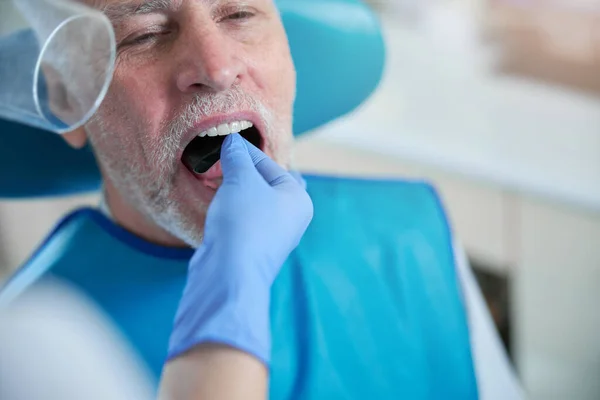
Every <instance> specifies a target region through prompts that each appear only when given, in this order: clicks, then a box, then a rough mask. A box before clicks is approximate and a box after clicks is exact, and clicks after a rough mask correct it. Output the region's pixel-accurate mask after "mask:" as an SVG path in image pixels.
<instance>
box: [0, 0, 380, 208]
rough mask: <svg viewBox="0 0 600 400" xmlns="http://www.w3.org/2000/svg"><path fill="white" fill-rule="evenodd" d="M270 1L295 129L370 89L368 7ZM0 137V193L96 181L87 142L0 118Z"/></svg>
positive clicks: (374, 39)
mask: <svg viewBox="0 0 600 400" xmlns="http://www.w3.org/2000/svg"><path fill="white" fill-rule="evenodd" d="M277 4H278V6H279V9H280V11H281V14H282V18H283V23H284V25H285V28H286V31H287V34H288V39H289V42H290V48H291V52H292V57H293V59H294V63H295V65H296V69H297V79H298V81H297V98H296V103H295V109H294V132H295V134H296V135H300V134H302V133H305V132H307V131H310V130H312V129H314V128H317V127H319V126H322V125H324V124H326V123H327V122H330V121H332V120H334V119H336V118H338V117H340V116H342V115H344V114H347V113H349V112H351V111H353V110H354V109H355V108H356V107H358V106H359V105H360V104H361V103H362V102H363V101H364V100H365V99H366V98H367V97H369V95H370V94H371V93H372V92H373V91H374V90H375V88H376V87H377V85H378V83H379V81H380V79H381V76H382V73H383V67H384V60H385V49H384V42H383V38H382V34H381V28H380V25H379V22H378V20H377V18H376V16H375V14H374V13H373V11H372V10H370V9H369V7H368V6H366V5H365V4H363V3H362V2H361V1H360V0H277ZM3 45H4V46H6V43H4V44H3V43H2V41H0V60H1V59H2V54H3V53H5V52H7V50H6V48H3ZM7 78H8V79H10V77H0V81H1V80H2V79H7ZM0 84H1V83H0ZM0 137H1V138H2V139H1V141H0V143H1V144H2V145H1V146H0V198H24V197H41V196H55V195H70V194H76V193H83V192H90V191H95V190H97V189H98V188H99V186H100V173H99V171H98V168H97V166H96V162H95V159H94V156H93V154H92V151H91V150H90V149H88V148H86V149H83V150H75V149H72V148H71V147H69V146H68V145H67V144H66V142H65V141H64V140H63V139H62V138H61V137H60V136H59V135H57V134H55V133H51V132H47V131H43V130H40V129H36V128H32V127H30V126H26V125H21V124H18V123H15V122H10V121H6V120H1V119H0Z"/></svg>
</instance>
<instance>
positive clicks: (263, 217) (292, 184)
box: [168, 134, 313, 365]
mask: <svg viewBox="0 0 600 400" xmlns="http://www.w3.org/2000/svg"><path fill="white" fill-rule="evenodd" d="M221 167H222V169H223V183H222V185H221V187H220V188H219V189H218V190H217V193H216V195H215V197H214V199H213V201H212V202H211V204H210V206H209V208H208V212H207V216H206V223H205V231H204V240H203V242H202V244H201V246H200V247H199V248H198V250H197V251H196V253H195V254H194V256H193V258H192V260H191V262H190V266H189V272H188V280H187V284H186V287H185V290H184V293H183V297H182V299H181V302H180V304H179V309H178V311H177V316H176V319H175V324H174V328H173V332H172V334H171V340H170V344H169V355H168V358H169V359H170V358H173V357H176V356H178V355H180V354H181V353H183V352H185V351H187V350H190V349H191V348H192V347H194V346H196V345H198V344H201V343H206V342H212V343H220V344H226V345H229V346H232V347H235V348H237V349H240V350H242V351H245V352H247V353H250V354H252V355H254V356H255V357H257V358H258V359H260V360H261V361H262V362H263V363H265V364H267V365H268V364H269V361H270V355H271V333H270V316H269V308H270V297H271V285H272V284H273V281H274V280H275V278H276V276H277V274H278V273H279V270H280V268H281V266H282V265H283V263H284V262H285V260H286V258H287V257H288V256H289V254H290V253H291V252H292V250H293V249H294V248H296V246H297V245H298V243H299V242H300V239H301V238H302V235H303V234H304V232H305V230H306V228H307V227H308V225H309V223H310V221H311V219H312V215H313V206H312V201H311V200H310V197H309V196H308V193H307V192H306V190H305V186H304V185H303V184H302V182H299V181H298V179H297V178H296V177H294V176H293V175H292V174H290V173H288V172H287V171H286V170H284V169H283V168H281V167H280V166H279V165H278V164H276V163H275V162H274V161H273V160H271V159H270V158H268V157H267V156H266V155H265V154H264V153H263V152H262V151H260V150H259V149H257V148H256V147H254V146H253V145H252V144H251V143H249V142H247V141H246V140H245V139H243V138H242V137H241V136H240V135H239V134H232V135H229V136H228V137H227V138H226V139H225V142H224V143H223V147H222V149H221ZM300 179H301V178H300Z"/></svg>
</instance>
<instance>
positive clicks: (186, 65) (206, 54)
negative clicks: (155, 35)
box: [176, 27, 244, 93]
mask: <svg viewBox="0 0 600 400" xmlns="http://www.w3.org/2000/svg"><path fill="white" fill-rule="evenodd" d="M181 39H183V40H182V43H181V44H180V46H178V47H179V51H180V52H181V56H180V57H181V62H180V63H179V70H178V71H177V77H176V79H177V87H178V89H179V90H180V91H182V92H184V93H193V92H198V91H206V90H210V91H214V92H220V91H224V90H227V89H229V88H230V87H231V86H233V84H234V83H236V81H237V80H238V79H240V78H241V76H242V74H243V72H244V63H243V61H242V60H241V59H240V58H239V55H238V54H236V46H235V42H233V41H232V40H231V39H230V38H229V37H227V36H226V35H224V34H222V33H221V32H220V31H219V29H218V28H217V27H206V28H204V29H198V30H195V31H194V30H192V32H189V33H187V35H186V37H185V38H181Z"/></svg>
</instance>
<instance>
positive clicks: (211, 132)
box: [198, 121, 253, 137]
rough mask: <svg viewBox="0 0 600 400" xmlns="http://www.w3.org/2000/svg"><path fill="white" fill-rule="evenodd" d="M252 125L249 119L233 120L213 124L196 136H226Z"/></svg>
mask: <svg viewBox="0 0 600 400" xmlns="http://www.w3.org/2000/svg"><path fill="white" fill-rule="evenodd" d="M252 126H253V125H252V122H250V121H234V122H230V123H228V124H221V125H219V126H213V127H212V128H210V129H208V130H206V131H204V132H202V133H200V134H199V135H198V136H200V137H204V136H226V135H229V134H232V133H238V132H240V131H243V130H244V129H248V128H251V127H252Z"/></svg>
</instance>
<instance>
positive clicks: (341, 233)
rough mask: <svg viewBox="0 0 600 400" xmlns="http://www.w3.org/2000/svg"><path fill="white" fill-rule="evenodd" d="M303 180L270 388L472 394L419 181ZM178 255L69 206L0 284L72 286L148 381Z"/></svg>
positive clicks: (12, 291) (463, 338) (434, 214)
mask: <svg viewBox="0 0 600 400" xmlns="http://www.w3.org/2000/svg"><path fill="white" fill-rule="evenodd" d="M306 179H307V182H308V190H309V193H310V195H311V197H312V199H313V203H314V206H315V215H314V219H313V222H312V223H311V225H310V227H309V229H308V231H307V232H306V234H305V236H304V238H303V240H302V242H301V244H300V245H299V247H298V248H297V249H296V250H295V251H294V252H293V253H292V254H291V256H290V257H289V259H288V260H287V262H286V264H285V265H284V266H283V268H282V270H281V273H280V276H279V277H278V278H277V280H276V282H275V285H274V286H273V289H272V308H271V329H272V338H273V350H272V364H271V375H270V398H271V399H277V400H279V399H282V400H283V399H309V400H310V399H323V400H336V399H361V400H363V399H364V400H366V399H377V400H379V399H460V400H470V399H476V398H477V386H476V379H475V374H474V367H473V362H472V358H471V350H470V349H471V347H470V341H469V331H468V326H467V317H466V312H465V307H464V304H463V300H462V295H461V290H460V286H459V282H458V277H457V272H456V267H455V265H454V255H453V249H452V237H451V232H450V230H449V227H448V223H447V220H446V216H445V214H444V211H443V209H442V207H441V204H440V201H439V199H438V196H437V195H436V194H435V192H434V191H433V190H432V188H431V187H430V186H429V185H427V184H424V183H418V182H405V181H373V180H360V179H343V178H329V177H318V176H312V177H306ZM191 256H192V251H191V250H187V249H173V248H166V247H161V246H157V245H154V244H150V243H148V242H145V241H143V240H142V239H139V238H137V237H136V236H133V235H132V234H130V233H128V232H127V231H125V230H123V229H122V228H120V227H119V226H117V225H115V224H114V223H113V222H111V221H110V220H109V219H107V218H106V217H105V216H104V215H103V214H101V213H99V212H97V211H95V210H92V209H82V210H79V211H76V212H74V213H73V214H71V215H70V216H68V217H67V218H66V219H64V220H63V221H62V222H61V223H60V224H59V225H58V227H57V228H56V229H55V231H54V232H53V233H52V234H51V235H50V236H49V237H48V239H47V240H46V241H45V243H44V244H43V245H42V246H41V247H40V249H39V250H38V251H37V252H36V254H35V255H34V256H33V257H32V259H31V260H30V261H29V263H28V264H27V265H26V266H25V267H23V268H22V269H21V271H19V272H18V273H17V274H16V275H15V276H14V277H13V279H12V280H11V281H10V282H9V284H8V285H7V286H6V287H5V288H4V291H3V293H2V295H4V296H14V295H17V297H18V293H19V292H21V291H22V290H27V288H28V287H29V286H30V285H34V284H35V282H38V281H40V280H43V279H46V277H58V278H60V279H63V280H66V281H68V282H70V283H72V284H74V285H76V286H77V287H78V288H80V289H81V290H82V291H83V292H84V293H86V294H87V295H88V296H89V297H90V298H91V299H92V300H94V301H95V302H96V303H97V304H98V305H99V306H100V307H101V308H102V309H103V310H104V311H105V312H106V313H107V314H108V315H109V316H110V317H111V318H112V320H113V322H114V323H115V324H116V326H117V327H118V328H119V329H120V330H121V332H122V333H123V334H124V336H125V337H126V338H127V339H128V340H129V341H130V343H131V344H132V346H133V347H134V348H135V349H136V350H137V351H138V353H139V355H140V357H141V358H142V359H143V360H144V361H145V362H146V364H147V365H148V367H149V368H150V370H151V371H152V372H153V373H154V376H155V377H156V379H157V381H158V378H159V376H160V372H161V369H162V366H163V363H164V360H165V356H166V351H167V343H168V339H169V334H170V331H171V327H172V324H173V319H174V316H175V311H176V309H177V305H178V301H179V298H180V296H181V293H182V291H183V287H184V283H185V279H186V272H187V263H188V261H189V259H190V258H191Z"/></svg>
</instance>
